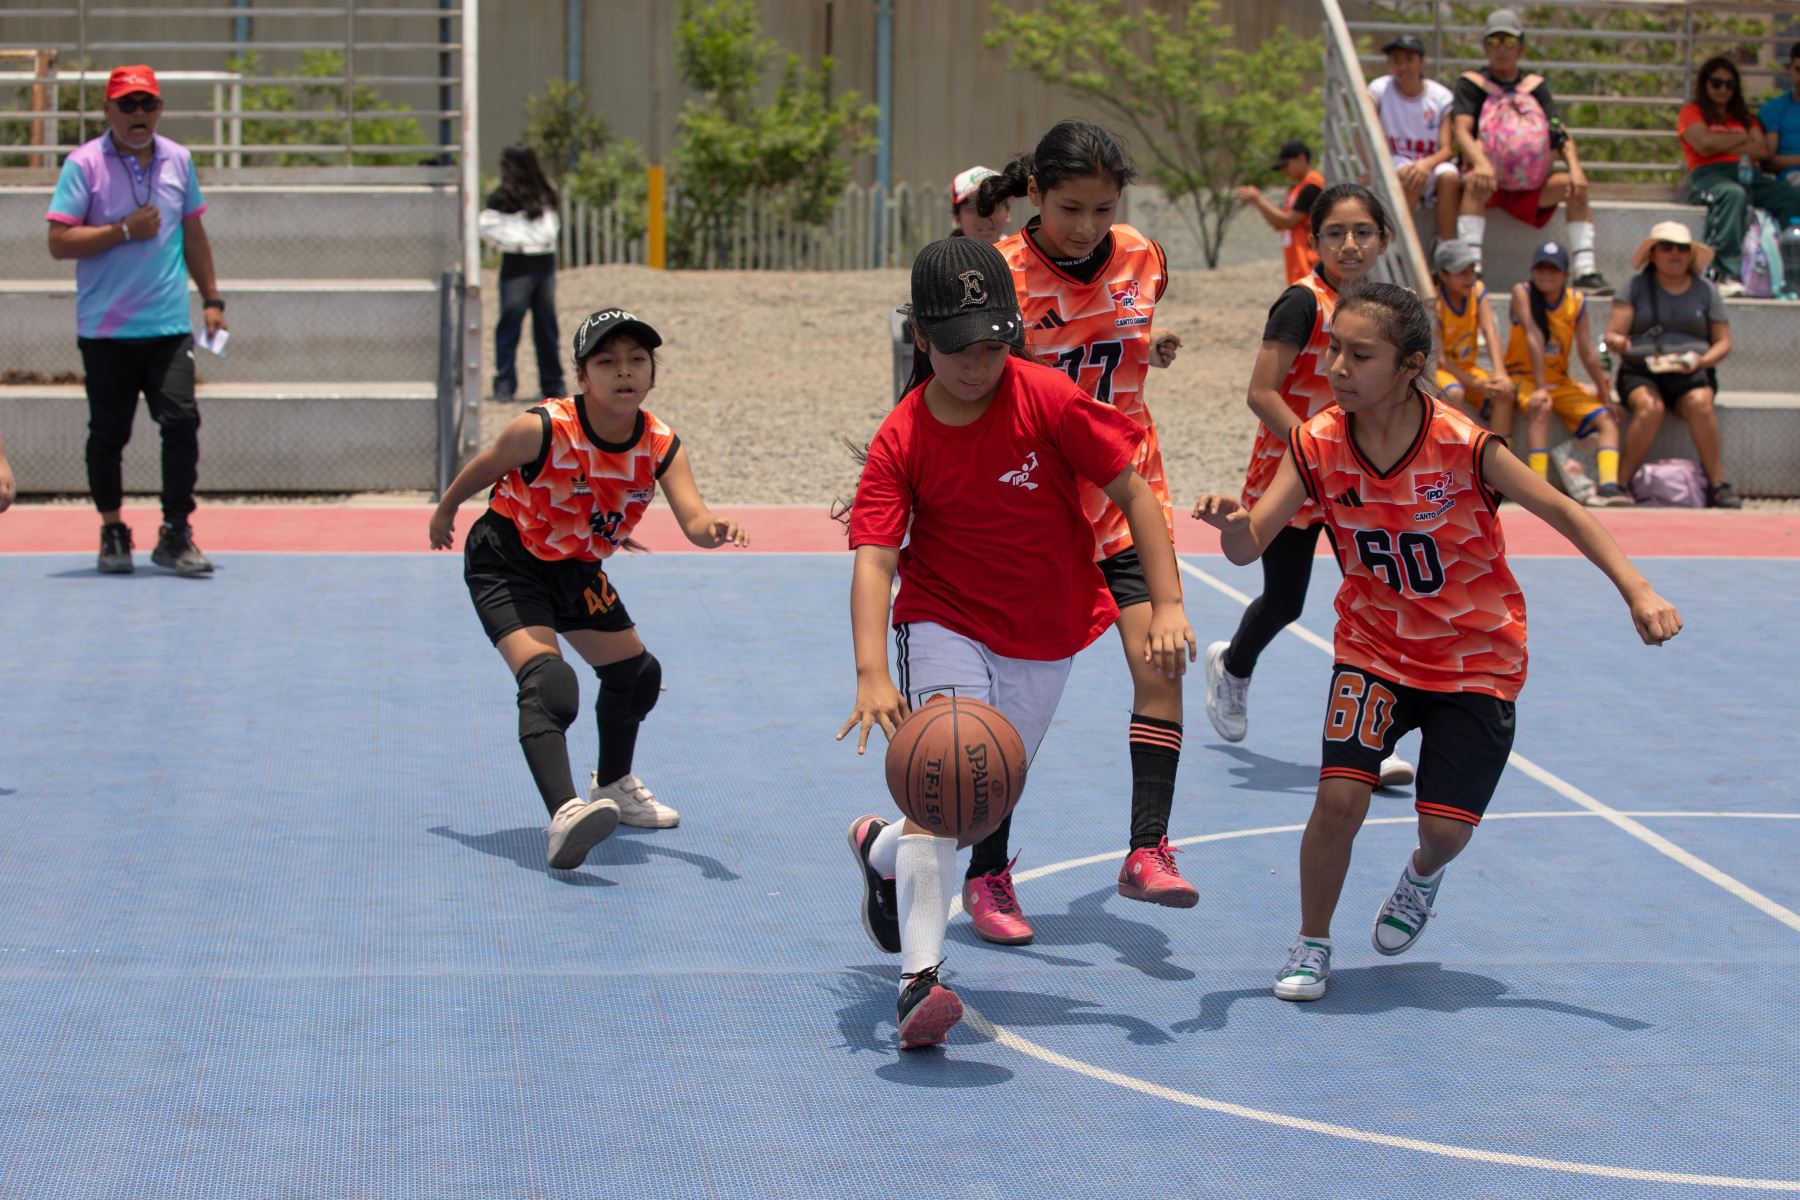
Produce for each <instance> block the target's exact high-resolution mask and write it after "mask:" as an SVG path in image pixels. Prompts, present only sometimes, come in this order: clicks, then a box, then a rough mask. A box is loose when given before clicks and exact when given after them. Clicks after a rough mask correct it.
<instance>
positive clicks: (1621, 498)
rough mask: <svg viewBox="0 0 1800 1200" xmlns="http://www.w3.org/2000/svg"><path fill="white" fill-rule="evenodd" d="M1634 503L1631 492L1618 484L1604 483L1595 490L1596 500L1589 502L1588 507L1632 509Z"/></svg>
mask: <svg viewBox="0 0 1800 1200" xmlns="http://www.w3.org/2000/svg"><path fill="white" fill-rule="evenodd" d="M1633 503H1635V502H1634V501H1633V500H1632V498H1631V493H1630V492H1627V491H1626V490H1625V489H1624V488H1622V487H1620V486H1619V485H1618V484H1616V483H1603V484H1601V485H1600V486H1599V487H1597V488H1595V489H1594V498H1593V499H1592V500H1589V501H1588V507H1589V508H1630V507H1631V506H1632V504H1633Z"/></svg>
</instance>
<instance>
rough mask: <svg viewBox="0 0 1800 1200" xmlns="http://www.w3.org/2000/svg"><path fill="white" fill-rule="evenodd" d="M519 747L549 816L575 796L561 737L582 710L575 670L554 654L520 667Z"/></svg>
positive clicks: (542, 656) (567, 750) (564, 744)
mask: <svg viewBox="0 0 1800 1200" xmlns="http://www.w3.org/2000/svg"><path fill="white" fill-rule="evenodd" d="M518 680H519V748H520V749H521V750H523V751H524V752H525V765H526V766H528V767H530V768H531V778H532V780H533V781H534V782H536V784H537V788H538V794H539V795H540V796H542V797H543V799H544V807H545V808H547V809H548V810H549V811H550V812H551V813H552V814H554V813H555V812H556V810H557V809H559V808H561V807H562V806H563V805H564V804H565V803H566V802H568V801H569V800H570V799H571V798H572V797H574V795H575V780H574V777H573V775H572V774H571V773H570V771H569V743H568V740H567V739H566V738H565V737H564V736H563V733H564V731H565V730H567V729H568V728H569V726H570V725H571V724H573V723H574V721H575V717H576V714H578V713H579V712H580V711H581V683H580V681H579V680H577V679H576V677H575V668H573V667H571V666H570V665H569V664H568V663H566V662H564V661H563V660H562V659H561V658H560V657H558V656H557V655H554V654H540V655H538V656H537V657H536V658H534V659H532V660H531V661H530V662H528V663H526V664H525V665H524V666H523V667H520V668H519V675H518Z"/></svg>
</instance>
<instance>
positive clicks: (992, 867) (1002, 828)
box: [963, 813, 1012, 879]
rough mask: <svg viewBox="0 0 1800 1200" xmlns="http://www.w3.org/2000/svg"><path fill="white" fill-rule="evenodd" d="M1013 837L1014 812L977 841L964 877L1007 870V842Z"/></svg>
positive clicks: (971, 877) (969, 877)
mask: <svg viewBox="0 0 1800 1200" xmlns="http://www.w3.org/2000/svg"><path fill="white" fill-rule="evenodd" d="M1011 838H1012V814H1011V813H1008V814H1006V820H1004V821H1002V822H1000V824H999V825H997V826H995V827H994V832H992V833H990V834H988V835H987V836H986V837H984V838H982V839H981V840H980V841H979V842H976V843H975V849H974V850H973V851H971V852H970V854H969V869H968V870H967V871H964V872H963V878H964V879H974V878H976V877H977V876H981V875H994V874H997V873H998V872H1001V871H1004V870H1006V850H1007V842H1008V841H1010V840H1011Z"/></svg>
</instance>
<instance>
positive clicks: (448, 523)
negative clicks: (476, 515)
mask: <svg viewBox="0 0 1800 1200" xmlns="http://www.w3.org/2000/svg"><path fill="white" fill-rule="evenodd" d="M455 525H456V510H455V509H454V508H453V509H450V510H449V511H448V512H446V511H445V510H444V509H442V508H439V509H438V510H437V511H436V512H434V513H432V514H431V548H432V549H433V550H448V549H450V547H451V546H453V545H455V544H456V536H455V534H454V533H452V532H451V531H452V529H453V528H454V527H455Z"/></svg>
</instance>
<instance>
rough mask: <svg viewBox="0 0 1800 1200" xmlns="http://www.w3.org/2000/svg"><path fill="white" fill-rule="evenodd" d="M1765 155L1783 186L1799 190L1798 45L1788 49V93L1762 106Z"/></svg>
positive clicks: (1799, 72)
mask: <svg viewBox="0 0 1800 1200" xmlns="http://www.w3.org/2000/svg"><path fill="white" fill-rule="evenodd" d="M1756 119H1757V120H1759V121H1761V122H1762V127H1763V137H1764V138H1765V139H1766V141H1765V143H1764V144H1765V146H1766V147H1767V149H1766V150H1765V151H1764V154H1765V155H1766V156H1767V157H1768V158H1769V159H1770V161H1771V162H1772V163H1773V165H1774V168H1775V174H1776V175H1777V176H1779V177H1780V178H1781V181H1782V182H1783V183H1790V184H1793V185H1794V186H1795V187H1800V42H1795V43H1794V45H1793V47H1792V48H1791V49H1789V50H1788V90H1787V91H1785V92H1783V93H1782V94H1781V95H1779V96H1777V97H1775V98H1774V99H1773V100H1769V101H1767V102H1766V103H1764V104H1763V106H1762V108H1761V109H1760V110H1759V111H1758V112H1757V114H1756Z"/></svg>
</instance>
